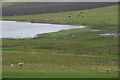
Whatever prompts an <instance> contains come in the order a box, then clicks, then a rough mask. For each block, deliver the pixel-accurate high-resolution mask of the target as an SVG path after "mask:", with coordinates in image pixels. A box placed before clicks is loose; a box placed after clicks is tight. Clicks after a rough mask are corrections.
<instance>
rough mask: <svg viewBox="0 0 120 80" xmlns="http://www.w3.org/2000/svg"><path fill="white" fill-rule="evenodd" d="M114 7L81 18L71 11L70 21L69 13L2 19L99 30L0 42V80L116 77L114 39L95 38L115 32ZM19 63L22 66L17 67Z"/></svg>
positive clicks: (84, 12)
mask: <svg viewBox="0 0 120 80" xmlns="http://www.w3.org/2000/svg"><path fill="white" fill-rule="evenodd" d="M117 8H118V7H117V6H116V5H115V6H110V7H104V8H96V9H90V10H84V11H83V15H84V17H83V18H81V17H79V18H77V17H76V16H77V15H78V14H79V13H80V11H72V12H71V13H72V14H71V15H72V17H71V18H68V17H67V16H68V13H69V12H61V13H53V14H38V15H26V16H16V17H15V16H9V17H3V20H20V21H30V22H44V23H54V24H73V25H79V24H81V25H89V26H92V28H93V29H99V31H92V30H93V29H92V28H91V27H88V28H83V29H72V30H63V31H59V32H53V33H46V34H38V35H37V36H38V37H36V38H33V39H3V42H2V43H3V45H2V48H3V49H2V50H3V53H2V55H3V78H20V77H23V78H53V77H54V78H84V77H86V78H115V77H117V75H118V73H117V72H116V71H118V55H117V54H118V38H115V37H114V36H100V35H99V34H103V33H108V32H117V25H118V24H117V23H118V22H117V18H118V15H117ZM51 19H52V20H51ZM72 35H74V36H73V37H72ZM54 38H55V39H56V40H54ZM19 62H24V63H25V65H24V66H23V67H21V68H19V67H18V63H19ZM10 64H14V67H13V68H11V67H10ZM107 69H111V70H110V71H107Z"/></svg>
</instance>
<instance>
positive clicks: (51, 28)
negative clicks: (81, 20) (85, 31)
mask: <svg viewBox="0 0 120 80" xmlns="http://www.w3.org/2000/svg"><path fill="white" fill-rule="evenodd" d="M0 22H2V38H33V37H36V36H37V34H43V33H50V32H57V31H61V30H69V29H76V28H85V27H86V26H82V25H58V24H46V23H30V22H17V21H0Z"/></svg>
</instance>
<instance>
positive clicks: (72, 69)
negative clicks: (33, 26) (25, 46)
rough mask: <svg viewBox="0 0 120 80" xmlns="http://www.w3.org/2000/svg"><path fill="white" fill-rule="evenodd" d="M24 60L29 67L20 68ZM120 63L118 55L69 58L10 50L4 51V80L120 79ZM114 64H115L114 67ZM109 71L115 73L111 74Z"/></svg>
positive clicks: (56, 54)
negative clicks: (28, 79) (119, 64)
mask: <svg viewBox="0 0 120 80" xmlns="http://www.w3.org/2000/svg"><path fill="white" fill-rule="evenodd" d="M111 56H113V57H111ZM22 61H24V63H25V65H24V66H23V67H21V68H20V67H18V63H19V62H22ZM117 61H118V59H117V56H116V55H104V54H103V55H99V54H79V55H78V54H67V55H65V54H61V53H56V52H55V51H54V53H53V52H52V53H51V52H46V51H45V52H44V53H41V52H34V51H30V52H29V51H26V52H25V51H22V50H12V51H8V50H6V51H3V78H9V77H14V78H17V77H30V78H31V77H32V78H36V77H39V78H41V77H45V78H48V77H49V78H51V77H54V78H58V77H61V78H62V77H70V78H74V77H76V78H78V77H79V78H82V77H83V78H84V77H85V76H86V78H92V77H94V78H98V77H99V78H105V77H106V78H114V77H117V72H116V71H117V70H118V67H117V66H118V64H117ZM111 62H115V63H114V64H112V63H111ZM11 63H12V64H14V67H13V68H11V67H10V64H11ZM108 68H110V69H111V70H110V71H107V69H108ZM28 73H29V74H28ZM31 75H33V76H31ZM50 75H51V76H50ZM54 75H55V76H54ZM97 75H98V76H97Z"/></svg>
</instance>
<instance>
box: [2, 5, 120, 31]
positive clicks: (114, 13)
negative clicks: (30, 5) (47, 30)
mask: <svg viewBox="0 0 120 80" xmlns="http://www.w3.org/2000/svg"><path fill="white" fill-rule="evenodd" d="M80 12H82V14H81V13H80ZM69 13H71V14H69ZM79 15H80V16H79ZM68 16H71V17H70V18H69V17H68ZM82 16H83V17H82ZM3 20H17V21H29V22H35V23H38V22H41V23H52V24H71V25H88V26H92V27H93V26H94V28H98V29H107V30H108V29H112V30H113V29H117V28H118V27H117V26H118V5H114V6H109V7H102V8H96V9H89V10H83V11H71V12H60V13H50V14H35V15H24V16H8V17H3Z"/></svg>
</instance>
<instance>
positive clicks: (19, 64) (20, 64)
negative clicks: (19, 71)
mask: <svg viewBox="0 0 120 80" xmlns="http://www.w3.org/2000/svg"><path fill="white" fill-rule="evenodd" d="M23 65H24V63H23V62H22V63H18V66H19V67H20V66H23ZM13 66H14V64H11V67H13Z"/></svg>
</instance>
